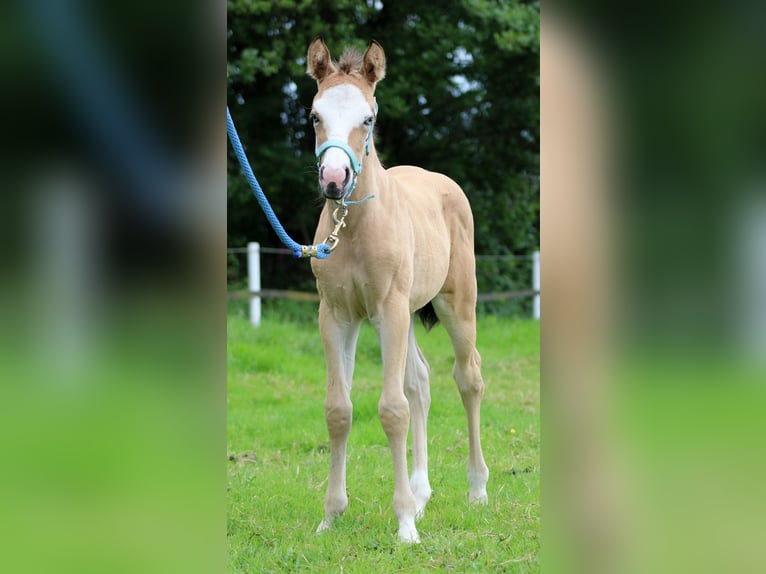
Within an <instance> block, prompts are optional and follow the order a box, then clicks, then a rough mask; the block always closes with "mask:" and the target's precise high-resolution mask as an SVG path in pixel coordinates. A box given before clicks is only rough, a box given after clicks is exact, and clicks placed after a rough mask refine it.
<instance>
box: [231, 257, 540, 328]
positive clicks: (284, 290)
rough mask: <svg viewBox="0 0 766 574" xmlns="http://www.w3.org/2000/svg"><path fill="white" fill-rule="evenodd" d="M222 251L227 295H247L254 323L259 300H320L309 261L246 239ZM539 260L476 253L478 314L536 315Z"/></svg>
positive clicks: (236, 297) (237, 298) (235, 298)
mask: <svg viewBox="0 0 766 574" xmlns="http://www.w3.org/2000/svg"><path fill="white" fill-rule="evenodd" d="M254 250H255V251H254ZM226 253H227V258H228V261H229V266H228V267H229V269H228V278H229V281H228V287H229V288H228V298H229V300H230V301H243V300H249V301H250V307H251V309H250V315H251V320H252V321H253V323H254V324H257V323H258V322H259V321H260V319H259V317H260V304H261V300H277V299H282V300H287V301H301V302H311V303H316V302H318V301H319V296H318V295H317V292H316V287H315V282H314V278H313V275H312V274H311V270H310V267H309V265H307V264H304V265H296V264H295V259H294V257H293V254H292V251H290V250H289V249H285V248H281V247H261V246H260V245H258V244H257V243H250V244H249V246H248V247H229V248H227V249H226ZM264 255H265V256H266V257H264ZM539 262H540V253H539V251H536V252H534V253H531V254H514V253H505V254H479V255H476V278H477V285H478V291H479V293H478V298H477V303H478V305H477V307H478V311H479V313H480V314H481V313H483V314H491V315H513V316H522V317H530V316H532V317H534V318H539V317H540V279H539V275H540V265H539ZM261 276H263V277H266V278H267V282H268V286H267V287H262V286H261Z"/></svg>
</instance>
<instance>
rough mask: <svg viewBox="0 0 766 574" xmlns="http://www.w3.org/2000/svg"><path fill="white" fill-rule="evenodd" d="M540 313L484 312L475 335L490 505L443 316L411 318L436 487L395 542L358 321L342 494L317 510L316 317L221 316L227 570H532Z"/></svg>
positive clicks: (383, 444) (366, 332)
mask: <svg viewBox="0 0 766 574" xmlns="http://www.w3.org/2000/svg"><path fill="white" fill-rule="evenodd" d="M539 332H540V329H539V323H538V322H535V321H531V320H518V319H517V320H511V319H502V320H500V319H495V318H493V317H486V318H483V319H481V320H480V322H479V325H478V346H479V350H480V352H481V354H482V359H483V373H484V380H485V383H486V385H487V390H486V394H485V399H484V403H483V406H482V440H483V446H484V455H485V459H486V461H487V465H488V466H489V468H490V481H489V484H488V488H487V490H488V493H489V504H488V505H487V506H486V507H478V508H474V507H469V506H468V504H467V497H468V483H467V480H466V460H467V450H468V444H467V443H468V440H467V431H466V422H465V415H464V412H463V409H462V404H461V402H460V396H459V394H458V392H457V389H456V387H455V384H454V382H453V380H452V377H451V369H452V350H451V347H450V345H449V339H448V337H447V335H446V332H445V331H444V329H443V328H441V327H437V328H436V329H434V330H433V331H431V333H428V334H426V333H424V332H423V330H422V329H420V330H419V331H418V340H419V342H420V346H421V347H422V349H423V352H424V354H425V355H426V357H427V358H428V360H429V363H430V365H431V397H432V404H431V411H430V417H429V424H428V431H429V436H428V443H429V444H428V451H429V466H430V468H429V471H430V481H431V487H432V488H433V491H434V492H433V496H432V498H431V501H430V502H429V504H428V506H427V507H426V511H425V516H424V517H423V519H422V520H421V521H420V522H419V523H418V530H419V532H420V538H421V541H422V543H421V544H420V545H416V546H406V545H401V544H399V543H397V540H396V532H397V523H396V517H395V516H394V513H393V509H392V508H391V498H392V495H393V477H392V464H391V456H390V453H389V450H388V446H387V441H386V438H385V435H384V433H383V430H382V428H381V426H380V422H379V421H378V415H377V403H378V399H379V397H380V380H381V360H380V354H379V347H378V342H377V338H376V336H375V333H374V331H373V330H372V328H371V327H370V326H369V325H367V324H366V325H365V326H364V327H363V328H362V332H361V335H360V338H359V346H358V350H357V367H356V373H355V380H354V389H353V391H352V401H353V404H354V415H353V416H354V419H353V427H352V430H351V437H350V439H349V449H348V477H347V488H348V493H349V507H348V510H347V511H346V513H345V514H344V515H343V517H341V518H340V519H339V520H338V521H337V522H336V523H335V525H334V526H333V529H332V530H330V531H328V532H326V533H324V534H322V535H316V534H315V533H314V531H315V529H316V527H317V525H318V524H319V521H320V519H321V518H322V512H323V511H322V502H323V499H324V489H325V486H326V479H327V471H328V469H329V449H328V437H327V430H326V428H325V423H324V410H323V401H324V358H323V354H322V346H321V342H320V339H319V334H318V328H317V327H316V325H315V324H314V323H311V322H305V321H304V322H295V321H284V320H282V321H280V320H276V319H269V318H268V317H267V318H266V319H265V320H264V322H263V325H262V326H261V327H260V328H258V329H254V328H252V327H251V326H250V324H249V323H248V322H247V319H246V318H245V317H244V316H242V313H236V312H232V313H230V314H229V320H228V359H227V360H228V411H227V413H228V414H227V419H228V423H227V425H228V427H227V428H228V449H229V453H228V454H229V462H228V526H227V535H228V543H229V547H228V569H229V571H230V572H365V573H367V574H372V573H378V572H386V573H389V572H424V571H435V572H443V571H454V572H538V571H539V568H540V565H539V550H540V505H539V492H540V452H539V447H540V412H539V396H540V395H539V372H540V371H539Z"/></svg>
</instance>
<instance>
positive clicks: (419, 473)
mask: <svg viewBox="0 0 766 574" xmlns="http://www.w3.org/2000/svg"><path fill="white" fill-rule="evenodd" d="M428 371H429V368H428V363H427V362H426V359H425V357H424V356H423V353H422V352H421V351H420V347H418V344H417V341H416V340H415V324H414V320H413V319H410V335H409V339H408V345H407V363H406V367H405V369H404V394H405V396H406V397H407V400H408V401H409V403H410V418H411V421H410V424H411V427H412V475H411V477H410V488H411V489H412V494H413V495H414V496H415V518H416V519H420V518H421V517H422V516H423V510H424V509H425V506H426V503H427V502H428V500H429V499H430V498H431V485H430V484H429V483H428V439H427V426H428V409H429V407H430V406H431V390H430V388H429V384H428Z"/></svg>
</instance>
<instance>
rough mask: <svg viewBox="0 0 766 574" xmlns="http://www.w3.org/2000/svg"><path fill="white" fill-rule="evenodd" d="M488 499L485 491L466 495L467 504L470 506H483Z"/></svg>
mask: <svg viewBox="0 0 766 574" xmlns="http://www.w3.org/2000/svg"><path fill="white" fill-rule="evenodd" d="M488 501H489V500H488V498H487V493H486V492H484V493H480V494H475V495H474V494H472V495H469V496H468V504H470V505H472V506H484V505H486V504H487V502H488Z"/></svg>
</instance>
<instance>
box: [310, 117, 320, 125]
mask: <svg viewBox="0 0 766 574" xmlns="http://www.w3.org/2000/svg"><path fill="white" fill-rule="evenodd" d="M310 117H311V123H313V124H314V125H317V124H318V123H319V116H317V115H316V114H311V116H310Z"/></svg>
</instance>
